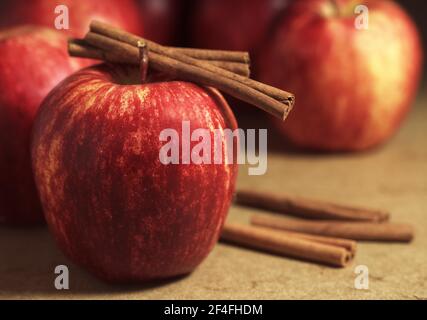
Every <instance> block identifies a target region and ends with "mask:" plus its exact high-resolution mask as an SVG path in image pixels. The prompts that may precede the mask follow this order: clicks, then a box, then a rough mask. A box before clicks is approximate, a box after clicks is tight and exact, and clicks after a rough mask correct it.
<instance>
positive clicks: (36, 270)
mask: <svg viewBox="0 0 427 320" xmlns="http://www.w3.org/2000/svg"><path fill="white" fill-rule="evenodd" d="M58 265H66V266H67V267H68V269H69V286H70V289H69V290H57V289H56V288H55V285H54V283H55V278H56V277H57V276H58V275H57V274H55V272H54V271H55V267H56V266H58ZM182 278H184V277H183V276H181V277H177V278H172V279H168V280H162V281H153V282H149V283H145V284H135V285H111V284H107V283H104V282H102V281H101V280H98V279H97V278H95V277H93V276H92V275H90V274H89V273H87V272H86V271H85V270H83V269H82V268H79V267H78V266H76V265H74V264H72V263H71V262H70V260H69V259H67V258H66V257H65V256H64V255H63V254H62V253H61V251H60V250H59V249H58V248H57V247H56V245H55V242H54V240H53V238H52V236H51V235H50V233H49V231H48V229H47V227H45V226H39V227H31V228H30V227H28V228H11V227H3V226H2V227H0V297H1V296H3V298H7V297H8V296H20V295H22V296H23V297H24V296H25V298H28V296H29V295H41V296H43V295H48V296H50V295H53V294H55V295H58V296H60V297H61V296H62V297H63V298H67V295H73V296H74V297H75V296H76V295H78V294H85V295H90V294H100V293H125V292H135V291H144V290H148V289H151V288H155V287H159V286H163V285H166V284H169V283H171V282H174V281H179V280H180V279H182Z"/></svg>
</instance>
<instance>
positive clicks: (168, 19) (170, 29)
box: [137, 0, 182, 45]
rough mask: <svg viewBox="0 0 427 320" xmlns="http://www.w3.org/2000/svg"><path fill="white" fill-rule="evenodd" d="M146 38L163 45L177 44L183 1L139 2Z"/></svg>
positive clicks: (158, 0)
mask: <svg viewBox="0 0 427 320" xmlns="http://www.w3.org/2000/svg"><path fill="white" fill-rule="evenodd" d="M137 3H138V6H139V12H140V13H141V16H142V21H143V25H144V36H145V37H146V38H147V39H150V40H152V41H155V42H158V43H160V44H163V45H172V44H174V43H175V42H176V40H177V39H176V38H177V36H178V33H177V32H176V31H177V29H178V27H179V19H180V14H181V8H182V0H138V1H137Z"/></svg>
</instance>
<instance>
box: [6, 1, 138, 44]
mask: <svg viewBox="0 0 427 320" xmlns="http://www.w3.org/2000/svg"><path fill="white" fill-rule="evenodd" d="M59 5H65V6H67V8H68V13H69V27H70V28H69V30H61V31H65V32H66V33H67V34H69V35H72V36H76V37H83V36H84V34H85V33H86V32H87V31H88V26H89V23H90V21H91V20H92V19H98V20H103V21H105V22H108V23H111V24H114V25H115V26H117V27H120V28H123V29H126V30H127V31H130V32H134V33H138V34H142V31H143V30H142V27H141V26H142V22H141V17H140V15H139V14H138V7H137V5H136V3H135V1H134V0H102V1H99V0H31V1H28V0H6V1H2V2H1V4H0V9H1V10H0V12H1V13H0V27H4V26H12V25H16V24H35V25H42V26H47V27H51V28H55V19H56V17H57V16H58V15H59V13H55V8H56V7H57V6H59Z"/></svg>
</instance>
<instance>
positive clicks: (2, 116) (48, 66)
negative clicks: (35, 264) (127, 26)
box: [0, 26, 87, 225]
mask: <svg viewBox="0 0 427 320" xmlns="http://www.w3.org/2000/svg"><path fill="white" fill-rule="evenodd" d="M85 64H87V61H84V60H81V59H77V58H71V57H69V56H68V53H67V37H66V36H65V34H62V33H60V32H58V31H56V30H52V29H49V28H44V27H37V26H20V27H15V28H10V29H3V30H2V31H1V32H0V223H6V224H14V225H22V224H33V223H39V222H43V213H42V210H41V206H40V201H39V199H38V196H37V191H36V188H35V185H34V179H33V173H32V170H31V160H30V135H31V127H32V124H33V120H34V118H35V115H36V112H37V110H38V108H39V105H40V103H41V102H42V100H43V99H44V97H45V96H46V95H47V93H48V92H49V91H50V90H51V89H52V88H53V87H54V86H55V85H57V84H58V83H59V82H60V81H61V80H63V79H64V78H65V77H67V76H68V75H70V74H71V73H73V72H74V71H76V70H78V69H79V68H80V67H82V66H83V65H85Z"/></svg>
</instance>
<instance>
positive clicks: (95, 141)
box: [32, 65, 237, 282]
mask: <svg viewBox="0 0 427 320" xmlns="http://www.w3.org/2000/svg"><path fill="white" fill-rule="evenodd" d="M136 72H138V70H136ZM137 83H139V80H138V74H135V69H132V70H130V69H122V68H120V67H118V66H116V67H111V66H107V65H101V66H98V67H93V68H88V69H84V70H81V71H79V72H77V73H75V74H73V75H72V76H70V77H69V78H67V79H66V80H65V81H64V82H62V83H61V84H60V85H58V86H57V87H56V88H55V89H54V90H53V91H52V92H51V93H50V94H49V95H48V97H47V98H46V99H45V100H44V102H43V103H42V106H41V108H40V112H39V114H38V116H37V120H36V121H35V125H34V130H33V144H32V159H33V168H34V171H35V178H36V184H37V187H38V190H39V193H40V196H41V201H42V204H43V208H44V212H45V217H46V220H47V222H48V224H49V227H50V230H51V231H52V233H53V235H54V236H55V238H56V240H57V242H58V243H59V246H60V248H62V250H63V251H64V252H65V253H66V254H67V255H68V256H69V257H70V258H71V259H72V261H74V262H75V263H76V264H78V265H80V266H82V267H84V268H86V269H88V270H89V271H90V272H92V273H93V274H94V275H96V276H98V277H100V278H102V279H104V280H107V281H111V282H138V281H144V280H150V279H156V278H166V277H171V276H176V275H181V274H186V273H189V272H191V271H192V270H193V269H194V268H195V267H196V266H197V265H198V264H199V263H200V262H201V261H202V260H203V259H204V258H205V257H206V256H207V254H208V253H209V251H210V250H211V249H212V247H213V246H214V244H215V243H216V241H217V239H218V237H219V232H220V229H221V226H222V224H223V222H224V220H225V217H226V214H227V211H228V208H229V206H230V202H231V198H232V193H233V190H234V186H235V180H236V174H237V165H236V164H235V162H234V164H220V165H216V164H200V165H197V164H193V163H191V164H182V163H180V164H170V165H164V164H162V162H161V161H160V159H159V152H160V150H161V147H162V146H163V145H164V143H165V142H162V141H160V139H159V137H160V133H161V132H162V130H164V129H167V128H169V129H174V130H176V131H177V132H178V133H180V134H181V131H182V130H181V128H182V121H187V120H188V121H190V124H191V129H192V130H194V129H196V128H207V129H209V132H212V130H214V129H215V128H218V129H222V128H230V129H232V130H234V129H236V122H235V119H234V116H233V114H232V113H231V111H230V109H229V107H228V105H227V103H226V102H225V100H224V99H223V98H222V96H220V94H219V93H216V91H212V90H210V89H204V88H201V87H199V86H197V85H195V84H192V83H187V82H179V81H172V82H156V83H148V84H139V85H138V84H137ZM193 132H194V131H193ZM183 139H184V140H183V142H182V144H184V143H189V142H190V141H189V140H188V139H186V138H185V137H184V138H183ZM191 144H192V145H193V144H195V142H191ZM233 144H234V145H235V144H236V143H235V142H234V143H233ZM230 147H231V146H230V144H227V142H225V143H224V145H223V148H222V152H225V150H226V149H230ZM234 147H235V146H234ZM181 157H182V154H181Z"/></svg>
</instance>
